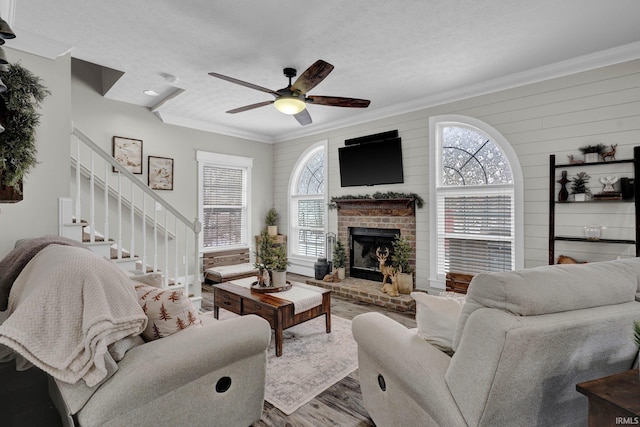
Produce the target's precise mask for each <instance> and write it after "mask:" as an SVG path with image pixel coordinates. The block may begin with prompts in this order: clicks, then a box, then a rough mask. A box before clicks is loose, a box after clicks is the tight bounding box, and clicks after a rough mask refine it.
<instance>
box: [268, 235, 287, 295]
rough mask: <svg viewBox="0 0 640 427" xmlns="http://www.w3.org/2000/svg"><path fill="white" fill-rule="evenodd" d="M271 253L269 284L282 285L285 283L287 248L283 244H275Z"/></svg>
mask: <svg viewBox="0 0 640 427" xmlns="http://www.w3.org/2000/svg"><path fill="white" fill-rule="evenodd" d="M271 254H272V257H271V269H272V270H271V285H272V286H275V287H283V286H285V285H286V284H287V266H288V265H289V261H288V260H287V249H286V248H285V247H284V245H280V246H275V247H274V248H273V249H272V252H271Z"/></svg>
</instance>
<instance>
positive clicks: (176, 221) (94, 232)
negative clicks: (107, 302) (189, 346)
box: [59, 127, 202, 309]
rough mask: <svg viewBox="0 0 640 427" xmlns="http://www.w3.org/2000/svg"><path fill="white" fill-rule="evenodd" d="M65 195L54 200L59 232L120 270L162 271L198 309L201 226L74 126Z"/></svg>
mask: <svg viewBox="0 0 640 427" xmlns="http://www.w3.org/2000/svg"><path fill="white" fill-rule="evenodd" d="M71 174H72V179H71V194H73V195H74V196H73V198H61V199H60V200H59V221H60V223H59V234H60V235H61V236H65V237H68V238H71V239H74V240H78V241H82V242H83V243H84V244H85V245H87V246H89V247H90V248H91V250H92V251H94V252H96V253H97V254H99V255H101V256H103V257H105V258H109V259H111V260H113V261H114V262H115V263H117V264H118V266H119V267H120V268H121V269H122V270H124V271H125V272H128V273H132V274H143V273H144V272H155V273H160V274H161V275H162V283H163V287H165V288H172V289H173V288H183V289H184V290H185V293H186V294H187V295H189V296H190V298H191V300H192V302H193V303H194V305H195V306H196V308H198V309H199V308H200V306H201V300H202V293H201V277H200V272H201V271H202V268H201V259H200V256H199V247H200V246H199V239H200V230H201V224H200V221H199V220H198V218H196V219H195V220H193V221H191V220H189V219H187V218H186V217H184V216H183V215H182V214H181V213H180V212H179V211H178V210H177V209H175V208H174V207H173V206H171V205H170V204H169V203H167V202H166V201H165V200H164V199H162V197H160V196H158V195H157V194H156V193H155V192H154V191H153V190H151V189H149V188H148V187H147V185H146V184H145V183H143V182H142V180H141V178H142V177H143V175H138V176H136V175H134V174H132V173H131V172H130V171H129V170H128V169H127V168H125V167H124V166H122V165H121V164H120V163H118V162H117V161H116V160H115V159H114V158H113V157H112V156H111V155H110V154H109V153H107V152H105V151H104V150H103V149H102V148H101V147H100V146H98V145H97V144H96V143H94V142H93V141H91V139H89V138H88V137H87V136H86V135H84V134H83V133H82V132H81V131H80V130H78V129H77V128H75V127H74V128H73V131H72V138H71ZM98 230H99V231H98Z"/></svg>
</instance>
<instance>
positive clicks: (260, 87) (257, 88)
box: [209, 73, 280, 97]
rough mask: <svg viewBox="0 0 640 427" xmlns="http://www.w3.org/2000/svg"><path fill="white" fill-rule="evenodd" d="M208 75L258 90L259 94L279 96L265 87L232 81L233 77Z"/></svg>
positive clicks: (215, 74)
mask: <svg viewBox="0 0 640 427" xmlns="http://www.w3.org/2000/svg"><path fill="white" fill-rule="evenodd" d="M209 75H210V76H212V77H217V78H219V79H222V80H226V81H228V82H231V83H235V84H237V85H240V86H244V87H248V88H250V89H255V90H259V91H261V92H266V93H270V94H271V95H273V96H276V97H277V96H280V94H279V93H278V92H276V91H275V90H271V89H267V88H266V87H262V86H258V85H254V84H253V83H247V82H244V81H242V80H238V79H234V78H233V77H229V76H225V75H222V74H218V73H209Z"/></svg>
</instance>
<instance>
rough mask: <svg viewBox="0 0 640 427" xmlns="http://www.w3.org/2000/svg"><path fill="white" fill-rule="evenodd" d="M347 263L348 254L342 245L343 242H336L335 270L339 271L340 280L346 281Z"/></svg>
mask: <svg viewBox="0 0 640 427" xmlns="http://www.w3.org/2000/svg"><path fill="white" fill-rule="evenodd" d="M346 261H347V254H346V251H345V247H344V245H343V244H342V240H340V239H338V240H336V245H335V246H334V247H333V268H334V269H336V270H337V271H338V278H339V279H340V280H344V277H345V272H344V269H345V262H346Z"/></svg>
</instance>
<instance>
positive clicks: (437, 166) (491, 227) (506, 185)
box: [431, 116, 523, 283]
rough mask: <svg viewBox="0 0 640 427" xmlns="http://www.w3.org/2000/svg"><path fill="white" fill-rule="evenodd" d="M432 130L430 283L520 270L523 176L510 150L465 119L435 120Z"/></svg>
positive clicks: (494, 134) (490, 130)
mask: <svg viewBox="0 0 640 427" xmlns="http://www.w3.org/2000/svg"><path fill="white" fill-rule="evenodd" d="M431 130H432V136H433V139H432V141H433V142H434V143H432V159H433V160H432V168H431V170H432V173H431V182H432V197H431V212H432V222H431V227H432V236H434V237H435V239H432V244H431V272H432V273H431V276H432V280H435V281H436V282H441V283H442V282H444V278H445V275H446V273H447V272H456V273H466V274H477V273H480V272H488V271H508V270H514V269H516V268H522V259H523V254H522V249H521V248H522V237H521V234H522V232H521V230H522V201H521V200H522V198H521V194H522V191H521V189H522V178H521V177H522V172H521V170H520V164H519V162H518V159H517V157H516V156H515V153H514V152H513V150H512V149H511V146H510V145H509V144H508V142H507V141H506V139H504V137H503V136H502V135H500V134H499V132H497V131H496V130H495V129H493V128H491V127H490V126H489V125H487V124H486V123H482V122H480V121H477V120H474V119H471V118H469V117H462V116H448V117H445V116H441V117H434V118H432V120H431ZM434 273H435V277H434Z"/></svg>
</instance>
